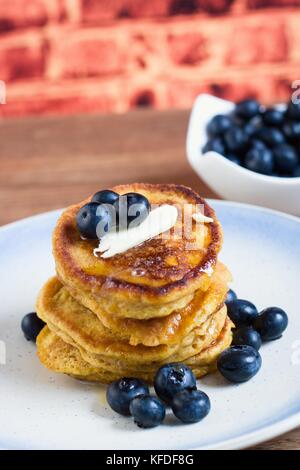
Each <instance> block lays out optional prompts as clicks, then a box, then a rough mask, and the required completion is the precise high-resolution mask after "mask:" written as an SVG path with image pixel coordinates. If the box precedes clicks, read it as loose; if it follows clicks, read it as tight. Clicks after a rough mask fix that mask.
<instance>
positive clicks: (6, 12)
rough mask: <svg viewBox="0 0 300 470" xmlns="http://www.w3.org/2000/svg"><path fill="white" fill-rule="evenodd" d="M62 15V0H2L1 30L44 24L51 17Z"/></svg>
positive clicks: (57, 17) (58, 17) (0, 12)
mask: <svg viewBox="0 0 300 470" xmlns="http://www.w3.org/2000/svg"><path fill="white" fill-rule="evenodd" d="M62 17H63V6H62V3H61V1H60V0H0V32H5V31H10V30H13V29H15V28H23V27H26V26H43V25H45V24H46V23H47V22H48V20H49V19H57V20H58V19H61V18H62Z"/></svg>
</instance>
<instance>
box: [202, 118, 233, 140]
mask: <svg viewBox="0 0 300 470" xmlns="http://www.w3.org/2000/svg"><path fill="white" fill-rule="evenodd" d="M231 124H232V120H231V118H230V116H228V115H225V114H217V115H216V116H214V117H213V118H212V119H211V121H210V122H209V123H208V125H207V132H208V133H209V135H211V136H217V135H221V134H224V132H225V131H227V130H228V129H229V128H230V126H231Z"/></svg>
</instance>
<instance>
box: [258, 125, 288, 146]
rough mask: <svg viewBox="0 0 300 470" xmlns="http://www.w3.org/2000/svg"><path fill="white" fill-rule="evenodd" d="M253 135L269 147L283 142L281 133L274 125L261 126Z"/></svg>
mask: <svg viewBox="0 0 300 470" xmlns="http://www.w3.org/2000/svg"><path fill="white" fill-rule="evenodd" d="M255 135H256V137H257V138H258V139H259V140H262V141H263V142H264V143H265V144H267V145H269V146H270V147H274V146H275V145H280V144H283V143H284V142H285V138H284V135H283V133H282V132H281V131H280V130H279V129H276V128H275V127H261V128H260V129H258V130H257V132H256V134H255Z"/></svg>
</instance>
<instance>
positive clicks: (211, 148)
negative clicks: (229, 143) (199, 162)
mask: <svg viewBox="0 0 300 470" xmlns="http://www.w3.org/2000/svg"><path fill="white" fill-rule="evenodd" d="M202 152H203V153H206V152H217V153H220V154H221V155H224V153H225V146H224V143H223V141H222V139H220V138H219V137H214V138H213V139H210V140H208V141H207V142H206V144H205V145H204V147H203V149H202Z"/></svg>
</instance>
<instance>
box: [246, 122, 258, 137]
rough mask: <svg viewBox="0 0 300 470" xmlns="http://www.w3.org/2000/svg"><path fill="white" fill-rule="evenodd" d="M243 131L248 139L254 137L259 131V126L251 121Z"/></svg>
mask: <svg viewBox="0 0 300 470" xmlns="http://www.w3.org/2000/svg"><path fill="white" fill-rule="evenodd" d="M243 131H244V132H245V134H246V135H247V136H248V137H252V136H253V135H254V134H255V133H256V131H257V126H256V125H255V124H253V123H252V122H251V121H250V122H247V123H246V124H245V125H244V127H243Z"/></svg>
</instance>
